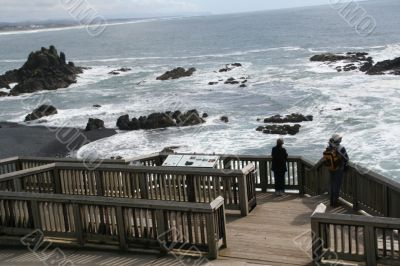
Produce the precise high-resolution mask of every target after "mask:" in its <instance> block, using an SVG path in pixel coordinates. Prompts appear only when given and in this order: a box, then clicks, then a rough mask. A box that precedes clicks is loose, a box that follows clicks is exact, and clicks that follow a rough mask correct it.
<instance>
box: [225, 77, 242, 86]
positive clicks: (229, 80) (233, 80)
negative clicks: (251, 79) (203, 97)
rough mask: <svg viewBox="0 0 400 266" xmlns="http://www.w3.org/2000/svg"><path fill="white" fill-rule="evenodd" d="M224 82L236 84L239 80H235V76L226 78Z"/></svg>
mask: <svg viewBox="0 0 400 266" xmlns="http://www.w3.org/2000/svg"><path fill="white" fill-rule="evenodd" d="M225 84H230V85H236V84H240V81H238V80H236V79H235V78H228V79H227V80H226V81H225Z"/></svg>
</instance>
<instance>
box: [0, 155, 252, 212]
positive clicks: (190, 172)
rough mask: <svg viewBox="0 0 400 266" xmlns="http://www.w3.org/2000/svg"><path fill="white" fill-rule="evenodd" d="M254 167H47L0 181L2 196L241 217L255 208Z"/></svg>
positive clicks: (40, 167) (55, 165)
mask: <svg viewBox="0 0 400 266" xmlns="http://www.w3.org/2000/svg"><path fill="white" fill-rule="evenodd" d="M254 178H255V175H254V166H253V165H251V164H250V165H248V166H246V167H244V168H243V169H242V170H232V171H229V172H224V171H221V170H218V169H196V168H175V167H172V168H171V167H149V166H127V165H100V166H99V167H97V168H96V169H88V168H87V167H86V166H85V165H84V164H82V163H81V164H78V163H73V164H66V163H53V164H48V165H44V166H39V167H36V168H31V169H27V170H23V171H17V172H13V173H9V174H5V175H1V176H0V189H1V190H3V191H16V192H19V191H23V192H35V193H55V194H66V195H87V196H105V197H115V198H134V199H150V200H167V201H178V202H198V203H201V202H206V203H209V202H212V201H213V200H214V199H216V198H217V197H219V196H222V197H223V198H224V200H225V206H226V208H227V209H232V210H240V212H241V214H242V215H243V216H245V215H247V214H248V213H249V212H250V211H251V210H252V209H253V208H254V207H255V206H256V204H257V203H256V193H255V186H254V184H255V182H254Z"/></svg>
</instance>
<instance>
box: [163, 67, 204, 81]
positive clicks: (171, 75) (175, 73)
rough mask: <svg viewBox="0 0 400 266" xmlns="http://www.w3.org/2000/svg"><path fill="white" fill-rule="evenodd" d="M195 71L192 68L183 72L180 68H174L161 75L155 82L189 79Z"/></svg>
mask: <svg viewBox="0 0 400 266" xmlns="http://www.w3.org/2000/svg"><path fill="white" fill-rule="evenodd" d="M195 71H196V69H195V68H194V67H192V68H189V69H188V70H185V69H184V68H182V67H178V68H175V69H173V70H171V71H167V72H165V73H164V74H163V75H161V76H159V77H158V78H157V80H168V79H179V78H183V77H190V76H191V75H193V73H194V72H195Z"/></svg>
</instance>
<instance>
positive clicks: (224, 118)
mask: <svg viewBox="0 0 400 266" xmlns="http://www.w3.org/2000/svg"><path fill="white" fill-rule="evenodd" d="M221 121H222V122H224V123H229V118H228V117H227V116H225V115H224V116H221Z"/></svg>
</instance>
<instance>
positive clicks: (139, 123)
mask: <svg viewBox="0 0 400 266" xmlns="http://www.w3.org/2000/svg"><path fill="white" fill-rule="evenodd" d="M204 122H205V120H204V119H202V118H201V117H200V115H199V113H198V112H197V110H190V111H187V112H186V113H182V112H181V111H175V112H165V113H153V114H150V115H149V116H141V117H139V118H133V119H132V120H130V118H129V115H123V116H121V117H120V118H118V121H117V127H118V128H119V129H120V130H139V129H158V128H168V127H178V126H181V127H186V126H194V125H198V124H202V123H204Z"/></svg>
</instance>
